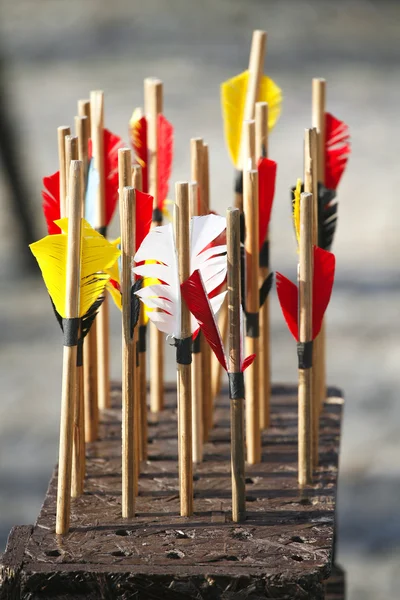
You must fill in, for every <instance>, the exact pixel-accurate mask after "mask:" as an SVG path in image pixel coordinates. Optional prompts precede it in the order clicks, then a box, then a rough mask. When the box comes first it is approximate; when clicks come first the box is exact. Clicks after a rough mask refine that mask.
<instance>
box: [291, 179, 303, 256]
mask: <svg viewBox="0 0 400 600" xmlns="http://www.w3.org/2000/svg"><path fill="white" fill-rule="evenodd" d="M300 192H301V179H298V180H297V183H296V187H295V189H294V191H293V200H292V216H293V225H294V232H295V234H296V240H297V245H298V244H300Z"/></svg>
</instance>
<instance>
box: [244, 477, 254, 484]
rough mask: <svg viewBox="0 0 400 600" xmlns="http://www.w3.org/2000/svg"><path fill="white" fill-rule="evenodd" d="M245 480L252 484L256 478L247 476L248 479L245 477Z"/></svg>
mask: <svg viewBox="0 0 400 600" xmlns="http://www.w3.org/2000/svg"><path fill="white" fill-rule="evenodd" d="M244 481H245V483H248V484H250V485H251V484H252V483H254V479H252V478H251V477H246V479H245V480H244Z"/></svg>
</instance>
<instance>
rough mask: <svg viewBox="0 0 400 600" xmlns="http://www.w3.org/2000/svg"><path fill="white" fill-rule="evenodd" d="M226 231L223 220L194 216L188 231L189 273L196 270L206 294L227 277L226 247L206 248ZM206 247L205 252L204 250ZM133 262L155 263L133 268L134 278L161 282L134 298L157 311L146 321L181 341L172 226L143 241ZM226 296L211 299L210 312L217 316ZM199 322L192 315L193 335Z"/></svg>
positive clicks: (161, 229) (151, 233) (179, 304)
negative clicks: (138, 277) (138, 276)
mask: <svg viewBox="0 0 400 600" xmlns="http://www.w3.org/2000/svg"><path fill="white" fill-rule="evenodd" d="M225 228H226V219H225V218H224V217H220V216H218V215H206V216H203V217H193V218H192V220H191V232H190V240H191V241H190V248H191V256H190V272H191V273H193V272H194V271H196V270H197V269H198V270H199V271H200V273H201V276H202V278H203V282H204V286H205V288H206V292H207V295H209V294H210V293H211V292H212V291H214V290H215V289H216V288H217V287H218V286H220V285H221V284H222V282H223V281H224V279H225V277H226V269H227V264H226V245H225V244H221V245H218V246H215V247H213V248H207V246H208V245H209V244H210V243H211V242H213V241H214V240H215V239H216V238H217V237H218V236H219V235H220V234H221V233H222V232H223V231H224V230H225ZM205 248H207V249H205ZM134 261H135V263H136V264H137V263H140V262H144V261H146V262H147V261H156V263H154V262H153V263H149V262H147V264H143V265H140V266H137V267H135V268H134V269H133V271H134V273H135V274H136V275H140V276H142V277H147V278H151V279H158V280H161V281H162V282H164V283H155V284H152V285H149V286H145V287H142V289H141V290H139V291H138V292H136V295H137V296H138V297H139V298H140V299H141V301H142V302H143V303H144V304H145V305H146V306H147V308H150V309H154V308H158V309H160V310H159V311H154V310H153V311H151V312H149V313H148V317H149V319H150V320H151V321H152V322H153V323H154V324H155V325H156V327H157V328H158V329H159V330H160V331H163V332H164V333H167V334H168V335H171V336H172V337H175V338H177V339H180V337H181V292H180V284H179V272H178V256H177V252H176V246H175V237H174V232H173V226H172V224H171V223H170V224H168V225H163V226H161V227H155V228H154V229H152V230H151V231H150V232H149V233H148V235H147V236H146V237H145V239H144V240H143V242H142V244H141V246H140V248H139V249H138V251H137V252H136V255H135V257H134ZM225 293H226V292H223V293H222V294H219V295H218V296H216V297H215V298H212V299H210V303H211V307H212V310H213V312H214V313H215V314H216V313H217V312H218V310H219V309H220V307H221V304H222V302H223V300H224V297H225ZM197 328H198V323H197V321H196V319H195V318H194V317H193V315H192V320H191V329H192V333H193V332H194V331H195V330H196V329H197Z"/></svg>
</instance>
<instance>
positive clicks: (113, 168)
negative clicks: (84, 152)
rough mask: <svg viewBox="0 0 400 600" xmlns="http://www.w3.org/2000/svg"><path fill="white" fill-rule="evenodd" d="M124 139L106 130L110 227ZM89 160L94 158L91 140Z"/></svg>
mask: <svg viewBox="0 0 400 600" xmlns="http://www.w3.org/2000/svg"><path fill="white" fill-rule="evenodd" d="M123 147H124V144H123V142H122V139H121V138H120V137H119V136H118V135H115V134H114V133H111V131H109V130H108V129H104V176H105V180H106V181H105V191H106V198H105V203H106V206H105V217H106V223H105V224H106V226H108V225H109V224H110V222H111V219H112V217H113V214H114V211H115V207H116V205H117V201H118V150H119V149H120V148H123ZM88 156H89V160H90V159H91V158H92V140H89V147H88Z"/></svg>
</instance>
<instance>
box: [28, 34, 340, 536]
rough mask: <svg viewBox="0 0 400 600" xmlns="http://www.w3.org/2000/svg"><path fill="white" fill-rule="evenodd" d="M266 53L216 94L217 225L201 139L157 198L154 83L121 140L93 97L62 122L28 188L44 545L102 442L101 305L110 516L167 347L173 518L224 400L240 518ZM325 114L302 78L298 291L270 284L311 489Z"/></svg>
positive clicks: (327, 201) (158, 92)
mask: <svg viewBox="0 0 400 600" xmlns="http://www.w3.org/2000/svg"><path fill="white" fill-rule="evenodd" d="M265 53H266V34H265V32H263V31H255V32H254V34H253V40H252V46H251V53H250V61H249V68H248V70H246V71H245V72H243V73H241V74H239V75H236V76H235V77H233V78H232V79H229V80H228V81H226V82H224V83H223V84H222V85H221V105H222V114H223V122H224V129H225V137H226V143H227V147H228V151H229V155H230V157H231V159H232V162H233V165H234V168H235V176H234V190H233V194H232V197H233V202H232V205H234V207H229V208H228V207H227V210H226V214H225V215H218V214H216V213H215V212H213V211H212V210H211V208H210V181H212V164H209V154H208V145H207V144H206V143H205V142H204V140H203V139H201V138H192V139H191V140H190V157H191V173H190V177H189V176H188V181H183V182H177V183H175V189H174V190H173V189H170V188H172V186H171V184H170V179H171V173H172V163H173V143H174V129H173V126H172V125H171V123H170V122H169V121H168V120H167V118H166V117H165V116H164V110H163V84H162V82H161V81H160V80H158V79H157V80H156V79H146V80H145V82H144V109H143V110H142V109H135V110H134V111H133V114H132V117H131V118H130V120H129V117H127V131H126V133H127V137H128V139H129V144H128V145H126V144H124V143H123V141H122V138H120V137H119V136H118V135H115V134H114V133H111V132H110V131H109V130H108V129H106V128H105V126H104V95H103V93H102V92H101V91H93V92H91V95H90V100H80V101H79V102H78V116H76V117H75V135H72V134H71V130H70V128H69V127H59V128H58V155H59V170H58V171H57V172H56V173H54V175H51V176H49V177H45V178H44V179H43V185H44V190H43V193H42V195H43V211H44V216H45V219H46V222H47V227H48V234H49V235H48V236H47V237H45V238H43V239H42V240H40V241H38V242H36V243H33V244H32V245H31V250H32V253H33V254H34V256H35V257H36V259H37V262H38V264H39V267H40V269H41V271H42V275H43V279H44V282H45V285H46V287H47V291H48V293H49V296H50V300H51V303H52V306H53V310H54V313H55V316H56V318H57V320H58V322H59V324H60V327H61V329H62V332H63V345H64V351H63V352H64V354H63V377H62V394H61V424H60V444H59V467H58V486H57V505H56V508H57V514H56V522H55V530H56V533H58V534H67V533H68V531H69V528H70V513H71V497H72V498H79V497H81V496H82V494H85V486H86V479H85V476H86V467H85V461H86V458H87V448H88V447H90V444H91V443H93V442H95V441H96V440H97V439H98V438H99V435H100V433H99V431H100V428H99V422H101V419H102V415H104V414H105V413H106V411H108V410H110V409H111V407H112V402H111V394H110V389H111V386H110V375H109V361H110V350H109V339H110V322H109V310H110V307H109V304H108V298H109V297H110V296H111V298H112V300H113V301H114V303H115V305H116V306H117V308H118V309H119V310H120V311H121V315H122V369H121V370H122V413H121V415H122V416H121V432H122V433H121V437H122V443H121V448H122V450H121V458H122V460H121V463H120V464H121V469H120V473H121V484H122V493H121V504H120V517H121V519H125V520H126V519H134V518H135V516H136V515H137V514H140V493H141V492H140V490H141V487H140V485H141V484H140V481H141V479H142V477H146V469H147V465H148V464H149V463H148V461H147V459H148V452H149V448H148V439H149V433H148V426H149V424H150V425H151V426H152V427H153V426H154V424H155V423H157V421H158V419H159V418H161V415H162V414H163V412H164V411H165V401H164V395H165V390H166V389H168V386H166V385H165V381H164V351H165V346H166V345H171V344H172V345H174V346H175V349H176V371H177V385H176V396H175V399H176V406H175V410H176V415H177V433H178V440H177V442H178V472H179V501H180V515H181V517H191V516H192V515H193V514H196V503H195V501H194V498H195V489H194V488H195V487H196V483H195V484H194V483H193V482H194V480H195V481H196V477H194V471H196V469H198V467H199V465H201V463H202V461H207V460H208V458H207V456H208V454H209V447H210V446H209V444H210V443H211V442H210V440H212V436H213V435H214V431H215V430H216V429H218V417H217V413H218V406H219V398H220V395H221V393H222V394H223V393H224V391H223V390H224V388H225V389H227V393H228V396H229V399H230V402H229V404H230V444H231V486H230V487H231V511H232V512H231V517H230V516H229V518H231V519H232V520H233V521H234V522H239V521H244V520H245V519H246V462H247V465H248V466H251V465H259V464H260V463H261V462H262V461H263V460H264V461H266V460H268V459H267V458H265V456H263V454H264V447H265V446H268V444H269V435H270V430H271V423H272V422H273V419H274V414H273V403H271V401H270V400H271V397H272V394H271V369H270V321H269V295H270V292H271V289H272V287H273V274H272V272H271V271H270V254H271V253H270V236H269V231H270V217H271V212H272V204H273V200H274V195H275V179H276V174H277V163H276V162H275V161H274V160H273V159H272V158H270V152H269V149H270V143H269V136H270V133H271V131H272V130H273V129H274V128H275V126H276V124H277V122H278V120H279V117H280V113H281V104H282V91H281V89H280V88H279V87H278V85H277V84H276V83H274V81H272V79H270V78H269V77H267V76H266V75H264V62H265ZM325 103H326V82H325V80H321V79H315V80H313V82H312V128H310V129H306V130H305V138H304V174H303V177H302V178H301V179H299V180H298V181H297V185H296V186H295V187H294V188H292V191H291V206H292V214H293V225H294V230H295V238H296V240H297V246H298V281H297V285H296V284H295V283H292V282H291V281H290V280H288V279H287V278H286V277H284V276H283V275H281V274H280V273H277V274H276V290H277V295H278V298H279V302H280V305H281V308H282V312H283V316H284V319H285V320H286V323H287V325H288V328H289V330H290V332H291V333H292V335H293V337H294V338H295V339H296V343H297V357H298V386H297V390H298V420H297V424H298V486H299V489H304V488H306V487H307V486H310V485H312V484H313V478H314V476H315V472H316V469H317V468H318V461H319V424H320V417H321V414H322V413H323V410H324V403H325V399H326V381H325V378H326V376H325V328H324V314H325V311H326V309H327V306H328V303H329V300H330V296H331V291H332V287H333V281H334V271H335V257H334V255H333V254H332V252H331V246H332V241H333V236H334V233H335V228H336V223H337V208H338V203H337V197H336V194H337V187H338V184H339V181H340V179H341V176H342V174H343V171H344V169H345V167H346V163H347V160H348V157H349V154H350V142H349V133H348V128H347V126H346V125H345V124H344V123H343V122H341V121H339V120H338V119H337V118H335V117H333V116H332V115H331V114H330V113H328V112H326V107H325ZM299 148H300V144H299ZM188 149H189V140H188ZM188 175H189V174H188ZM289 183H290V182H288V184H289ZM289 187H290V186H289V185H288V188H289ZM167 197H169V198H173V200H167ZM117 204H119V213H120V237H119V238H118V239H116V240H112V241H110V240H108V239H107V233H108V226H109V224H110V222H111V220H112V218H113V216H114V213H115V209H116V207H117ZM289 226H290V219H288V227H289ZM148 344H149V345H148ZM147 354H149V357H147ZM148 359H149V360H148ZM288 360H290V357H288ZM146 362H149V364H150V370H149V373H147V370H146ZM224 370H225V371H226V372H227V380H226V381H225V382H224V380H223V376H222V374H223V371H224ZM221 390H222V391H221ZM225 393H226V392H225ZM114 408H115V407H114ZM227 468H228V466H227ZM149 477H151V474H150V475H149ZM138 498H139V500H138ZM73 502H76V501H75V500H74V501H73ZM165 510H167V509H165ZM105 518H106V517H105Z"/></svg>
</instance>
